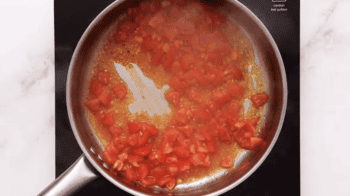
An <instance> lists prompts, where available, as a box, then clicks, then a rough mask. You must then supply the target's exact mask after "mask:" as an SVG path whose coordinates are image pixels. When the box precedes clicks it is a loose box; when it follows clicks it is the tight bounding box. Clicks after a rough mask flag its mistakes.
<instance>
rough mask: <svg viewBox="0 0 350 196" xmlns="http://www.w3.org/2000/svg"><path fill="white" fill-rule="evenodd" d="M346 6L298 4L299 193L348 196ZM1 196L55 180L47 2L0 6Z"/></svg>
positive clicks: (349, 50) (349, 31)
mask: <svg viewBox="0 0 350 196" xmlns="http://www.w3.org/2000/svg"><path fill="white" fill-rule="evenodd" d="M349 19H350V1H347V0H336V1H331V0H328V1H325V0H324V1H318V0H308V1H306V0H302V1H301V32H300V33H301V40H300V41H301V42H300V46H301V68H300V77H301V78H300V80H301V88H300V91H301V134H300V143H301V157H300V158H301V193H302V195H307V196H310V195H315V196H320V195H337V196H342V195H344V196H348V195H350V186H349V185H350V167H349V164H350V157H349V156H346V154H349V153H348V149H350V142H349V141H348V138H350V132H349V128H348V126H347V125H346V122H347V121H349V117H350V115H349V112H348V111H349V109H350V102H349V101H348V100H349V99H350V88H349V87H348V84H350V77H349V76H350V25H349V24H350V23H349ZM0 24H1V34H0V35H1V36H0V92H1V96H0V133H1V137H0V155H1V161H0V184H1V189H0V195H11V196H17V195H18V196H22V195H37V194H38V193H39V192H40V191H41V190H43V189H44V188H45V187H46V186H47V185H49V184H50V183H51V182H52V181H53V180H54V178H55V101H54V97H55V94H54V93H55V84H54V78H55V75H54V15H53V1H47V0H35V1H25V0H17V1H0Z"/></svg>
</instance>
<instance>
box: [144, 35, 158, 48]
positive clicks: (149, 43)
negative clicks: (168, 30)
mask: <svg viewBox="0 0 350 196" xmlns="http://www.w3.org/2000/svg"><path fill="white" fill-rule="evenodd" d="M159 46H160V43H159V42H158V40H157V39H156V38H155V39H153V38H152V37H151V36H148V37H145V39H144V40H143V42H142V50H143V51H153V50H156V49H157V48H158V47H159Z"/></svg>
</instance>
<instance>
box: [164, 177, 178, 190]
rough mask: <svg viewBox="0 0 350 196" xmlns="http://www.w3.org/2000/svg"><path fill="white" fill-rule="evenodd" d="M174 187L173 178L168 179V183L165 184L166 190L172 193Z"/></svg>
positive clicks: (174, 181)
mask: <svg viewBox="0 0 350 196" xmlns="http://www.w3.org/2000/svg"><path fill="white" fill-rule="evenodd" d="M175 186H176V180H175V179H174V178H172V179H170V180H169V182H167V183H166V188H167V189H168V190H169V191H172V190H173V189H174V188H175Z"/></svg>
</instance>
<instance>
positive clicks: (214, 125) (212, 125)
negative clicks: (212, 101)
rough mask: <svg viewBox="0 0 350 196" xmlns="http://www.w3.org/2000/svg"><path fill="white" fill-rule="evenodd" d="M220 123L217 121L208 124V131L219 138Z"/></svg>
mask: <svg viewBox="0 0 350 196" xmlns="http://www.w3.org/2000/svg"><path fill="white" fill-rule="evenodd" d="M218 126H219V125H218V123H217V122H216V121H215V120H211V121H210V122H209V123H208V124H207V128H206V129H207V131H209V132H210V134H211V135H212V136H218ZM207 140H210V139H209V138H207Z"/></svg>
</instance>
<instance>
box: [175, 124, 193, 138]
mask: <svg viewBox="0 0 350 196" xmlns="http://www.w3.org/2000/svg"><path fill="white" fill-rule="evenodd" d="M177 129H178V130H179V131H181V132H182V133H184V134H185V136H187V137H191V136H192V134H193V128H192V126H191V125H186V126H183V127H177Z"/></svg>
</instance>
